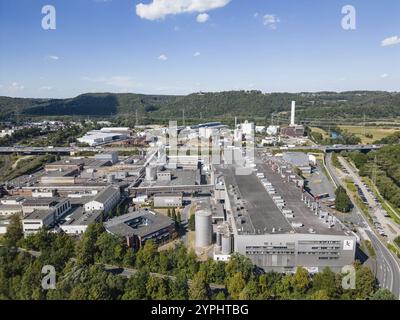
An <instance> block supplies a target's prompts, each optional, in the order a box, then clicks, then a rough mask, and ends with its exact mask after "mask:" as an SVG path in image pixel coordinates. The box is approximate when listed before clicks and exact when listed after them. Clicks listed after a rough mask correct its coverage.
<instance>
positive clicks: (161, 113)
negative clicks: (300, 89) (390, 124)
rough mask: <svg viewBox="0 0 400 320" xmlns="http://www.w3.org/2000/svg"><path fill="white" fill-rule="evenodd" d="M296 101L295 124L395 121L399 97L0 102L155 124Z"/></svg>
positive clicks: (0, 103) (22, 109) (263, 113)
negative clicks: (143, 119) (132, 118)
mask: <svg viewBox="0 0 400 320" xmlns="http://www.w3.org/2000/svg"><path fill="white" fill-rule="evenodd" d="M292 100H296V101H297V106H298V107H297V116H298V118H299V119H308V118H317V119H318V118H325V119H345V118H359V119H361V118H362V117H363V116H364V114H365V116H366V117H367V119H381V118H396V117H400V93H389V92H381V91H353V92H342V93H335V92H318V93H296V94H293V93H268V94H267V93H262V92H260V91H227V92H215V93H193V94H190V95H187V96H166V95H143V94H131V93H125V94H114V93H95V94H92V93H87V94H83V95H80V96H78V97H75V98H72V99H16V98H9V97H0V112H1V115H2V117H3V118H4V117H9V116H13V115H16V114H22V115H25V116H63V115H82V116H115V115H119V116H121V115H135V113H136V111H138V114H139V115H140V116H141V117H146V118H153V119H160V118H163V119H165V118H169V117H180V116H181V115H182V110H185V113H186V115H187V117H188V118H223V117H233V116H248V117H269V116H270V115H271V114H272V113H279V112H283V111H289V110H290V102H291V101H292Z"/></svg>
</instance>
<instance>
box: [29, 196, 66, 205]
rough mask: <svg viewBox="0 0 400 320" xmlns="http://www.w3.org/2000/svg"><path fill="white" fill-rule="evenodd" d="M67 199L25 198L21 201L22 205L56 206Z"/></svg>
mask: <svg viewBox="0 0 400 320" xmlns="http://www.w3.org/2000/svg"><path fill="white" fill-rule="evenodd" d="M66 200H68V199H67V198H27V199H26V200H25V202H23V203H22V206H23V207H34V206H56V205H57V204H59V203H62V202H64V201H66Z"/></svg>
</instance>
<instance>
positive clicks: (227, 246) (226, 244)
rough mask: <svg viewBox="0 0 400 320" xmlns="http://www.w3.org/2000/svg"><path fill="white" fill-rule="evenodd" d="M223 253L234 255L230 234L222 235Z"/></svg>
mask: <svg viewBox="0 0 400 320" xmlns="http://www.w3.org/2000/svg"><path fill="white" fill-rule="evenodd" d="M221 243H222V244H221V251H222V253H223V254H231V253H232V237H231V234H230V233H225V234H223V235H222V239H221Z"/></svg>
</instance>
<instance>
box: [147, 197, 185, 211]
mask: <svg viewBox="0 0 400 320" xmlns="http://www.w3.org/2000/svg"><path fill="white" fill-rule="evenodd" d="M153 200H154V207H155V208H178V207H182V202H183V196H182V193H160V194H156V195H154V199H153Z"/></svg>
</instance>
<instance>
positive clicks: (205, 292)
mask: <svg viewBox="0 0 400 320" xmlns="http://www.w3.org/2000/svg"><path fill="white" fill-rule="evenodd" d="M209 298H210V287H209V285H208V283H207V281H206V274H205V272H204V271H199V272H198V273H196V274H195V276H194V277H193V280H192V283H191V284H190V287H189V299H190V300H208V299H209Z"/></svg>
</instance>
